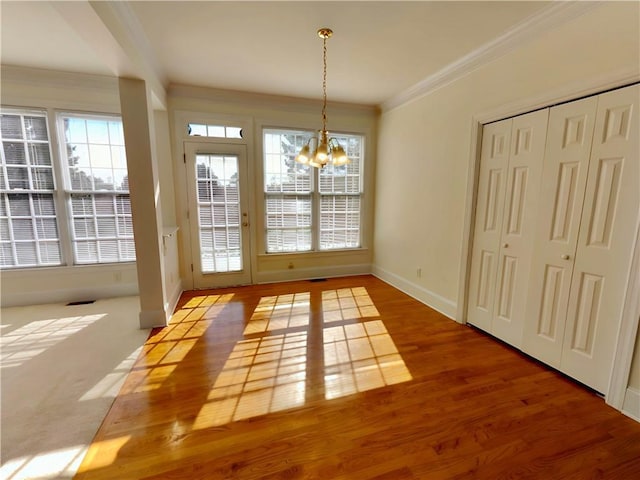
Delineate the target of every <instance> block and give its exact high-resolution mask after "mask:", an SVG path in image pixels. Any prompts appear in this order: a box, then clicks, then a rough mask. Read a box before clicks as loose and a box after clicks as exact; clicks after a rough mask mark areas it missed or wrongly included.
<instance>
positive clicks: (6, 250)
mask: <svg viewBox="0 0 640 480" xmlns="http://www.w3.org/2000/svg"><path fill="white" fill-rule="evenodd" d="M14 265H15V259H14V258H13V248H11V244H10V243H0V267H12V266H14Z"/></svg>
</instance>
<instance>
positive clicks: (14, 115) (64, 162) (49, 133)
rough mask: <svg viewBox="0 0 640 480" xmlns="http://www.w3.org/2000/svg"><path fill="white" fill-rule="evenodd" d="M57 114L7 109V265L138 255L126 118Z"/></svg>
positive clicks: (1, 194) (0, 188)
mask: <svg viewBox="0 0 640 480" xmlns="http://www.w3.org/2000/svg"><path fill="white" fill-rule="evenodd" d="M49 115H51V116H49ZM52 115H53V112H52V111H50V112H47V111H46V110H44V109H43V110H27V109H18V108H5V107H2V110H1V112H0V127H1V128H0V130H1V137H2V138H1V139H2V150H1V154H2V158H1V163H0V268H1V269H12V268H27V267H43V266H57V265H69V264H97V263H111V262H126V261H133V260H135V249H134V243H133V225H132V218H131V204H130V202H129V181H128V175H127V162H126V156H125V149H124V135H123V131H122V121H121V120H120V118H119V117H115V116H109V115H89V114H83V115H78V114H59V115H58V117H57V121H56V122H53V123H52V124H51V125H49V124H48V121H47V120H48V118H53V117H52ZM56 132H57V133H56ZM51 138H60V140H61V141H60V148H59V151H57V150H55V149H53V150H52V148H51V142H50V139H51ZM56 179H57V181H56Z"/></svg>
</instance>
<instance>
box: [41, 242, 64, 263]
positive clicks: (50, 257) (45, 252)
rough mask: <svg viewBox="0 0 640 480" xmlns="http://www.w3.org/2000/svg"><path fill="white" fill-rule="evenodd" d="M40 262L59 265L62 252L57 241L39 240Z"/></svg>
mask: <svg viewBox="0 0 640 480" xmlns="http://www.w3.org/2000/svg"><path fill="white" fill-rule="evenodd" d="M38 246H39V248H40V262H41V263H43V264H46V265H60V263H61V262H62V254H61V253H60V244H59V243H57V242H40V243H39V245H38Z"/></svg>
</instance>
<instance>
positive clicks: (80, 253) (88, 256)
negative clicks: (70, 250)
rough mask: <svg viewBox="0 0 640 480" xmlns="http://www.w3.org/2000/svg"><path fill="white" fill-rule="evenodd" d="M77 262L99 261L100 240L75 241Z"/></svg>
mask: <svg viewBox="0 0 640 480" xmlns="http://www.w3.org/2000/svg"><path fill="white" fill-rule="evenodd" d="M74 243H75V249H74V250H75V254H76V262H77V263H98V242H97V241H95V240H90V241H83V242H74Z"/></svg>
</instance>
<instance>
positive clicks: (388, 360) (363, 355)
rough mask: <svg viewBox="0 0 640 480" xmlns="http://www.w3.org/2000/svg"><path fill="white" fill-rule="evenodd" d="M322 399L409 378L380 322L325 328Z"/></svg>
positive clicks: (396, 350)
mask: <svg viewBox="0 0 640 480" xmlns="http://www.w3.org/2000/svg"><path fill="white" fill-rule="evenodd" d="M323 336H324V364H325V373H324V387H325V398H326V399H327V400H330V399H333V398H339V397H343V396H345V395H351V394H354V393H356V392H364V391H366V390H372V389H374V388H380V387H384V386H385V385H393V384H396V383H402V382H407V381H409V380H411V379H412V377H411V374H410V373H409V370H408V369H407V366H406V365H405V363H404V360H402V356H401V355H400V354H399V353H398V349H397V348H396V346H395V344H394V342H393V339H392V338H391V336H389V333H388V332H387V329H386V328H385V326H384V323H383V322H382V320H374V321H369V322H364V323H353V324H348V325H340V326H335V327H328V328H325V329H324V332H323Z"/></svg>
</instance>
